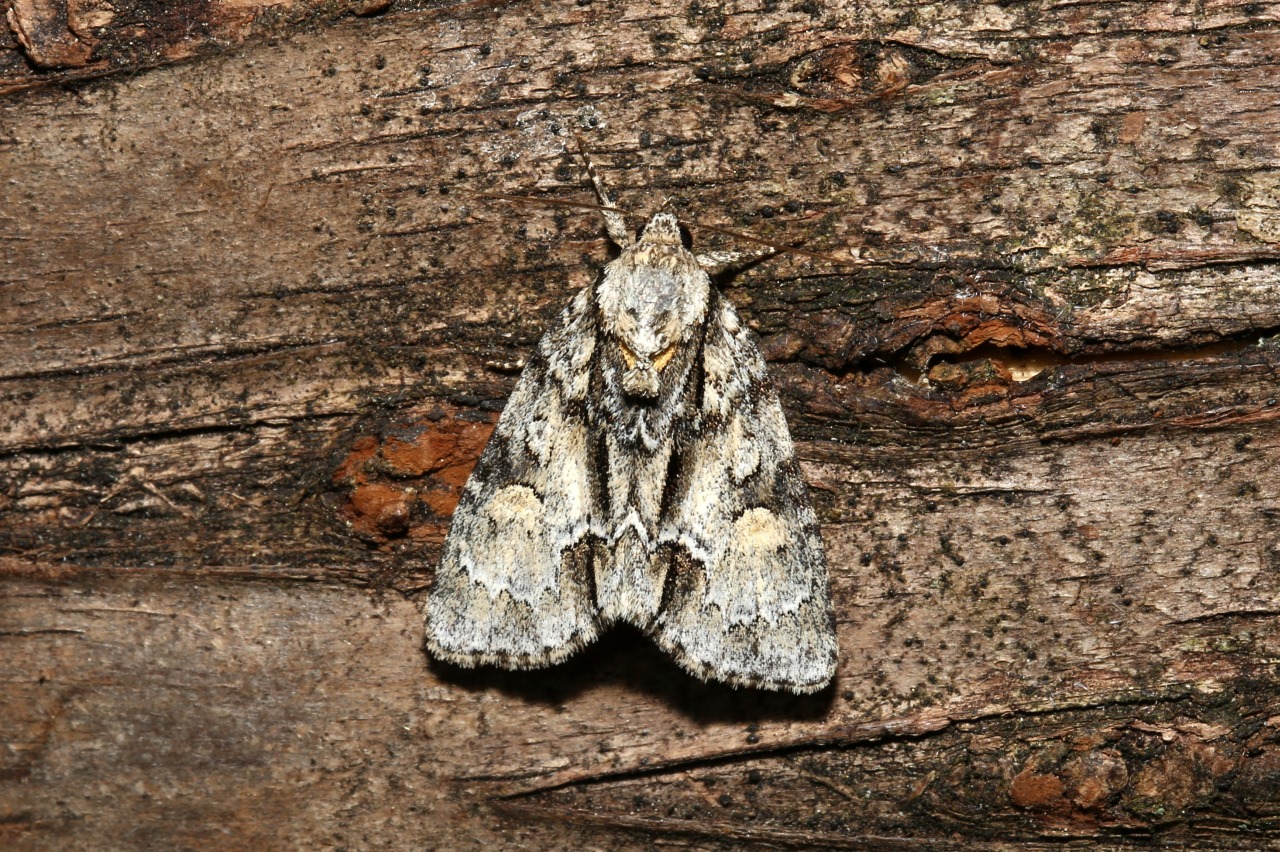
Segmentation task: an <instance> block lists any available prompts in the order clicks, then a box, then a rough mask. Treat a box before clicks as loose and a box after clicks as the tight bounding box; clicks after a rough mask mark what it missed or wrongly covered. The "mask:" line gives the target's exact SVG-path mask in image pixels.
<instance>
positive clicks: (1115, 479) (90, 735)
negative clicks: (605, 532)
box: [0, 0, 1280, 849]
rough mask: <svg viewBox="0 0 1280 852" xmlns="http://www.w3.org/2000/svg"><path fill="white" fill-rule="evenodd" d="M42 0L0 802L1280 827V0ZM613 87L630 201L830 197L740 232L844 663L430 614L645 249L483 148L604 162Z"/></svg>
mask: <svg viewBox="0 0 1280 852" xmlns="http://www.w3.org/2000/svg"><path fill="white" fill-rule="evenodd" d="M141 8H143V7H139V9H141ZM351 11H355V12H363V13H374V12H380V13H381V14H378V15H376V16H371V17H331V16H333V15H341V14H343V13H344V12H351ZM140 16H141V17H140ZM4 20H5V21H7V25H8V28H9V32H8V34H7V35H5V36H4V38H3V39H0V91H3V92H6V93H7V94H6V96H5V97H4V98H3V99H0V173H3V176H4V180H3V181H0V244H2V245H3V257H2V258H0V260H2V262H3V265H2V266H0V281H2V282H3V287H2V288H0V317H2V321H0V411H3V412H4V416H3V417H0V544H2V546H3V550H2V551H0V553H3V557H2V558H0V660H3V670H4V676H5V688H4V690H3V691H2V692H0V730H2V731H3V741H4V743H5V746H6V747H5V749H4V750H3V751H0V845H4V846H6V847H12V848H30V849H54V848H57V849H102V848H121V849H132V848H197V847H198V848H202V849H207V848H228V849H232V848H234V849H242V848H282V847H312V848H314V847H349V848H422V847H427V848H479V847H486V848H487V847H492V846H496V847H501V848H516V847H529V848H564V847H570V846H575V847H576V846H592V847H594V846H598V845H600V844H602V843H606V844H609V845H610V846H611V847H613V848H650V847H651V846H652V845H653V844H654V843H655V842H663V843H667V844H670V845H677V846H679V845H687V846H691V847H699V848H702V847H711V848H715V847H718V846H719V845H724V846H726V847H735V846H740V845H741V844H743V843H746V842H755V843H761V844H772V845H778V846H787V845H791V846H837V847H852V848H917V847H919V848H938V849H942V848H954V847H956V846H965V847H968V848H990V849H1012V848H1015V847H1017V848H1026V847H1028V846H1029V847H1030V848H1036V847H1037V846H1042V847H1043V848H1061V846H1062V844H1063V843H1064V842H1068V841H1078V842H1080V843H1084V844H1088V843H1101V844H1105V845H1109V846H1113V847H1118V846H1126V845H1137V844H1144V843H1151V842H1157V841H1158V842H1162V843H1175V842H1176V843H1180V844H1183V845H1186V846H1188V847H1190V848H1198V849H1228V848H1238V849H1254V848H1259V847H1260V846H1265V845H1270V844H1274V843H1276V842H1277V840H1278V839H1280V804H1278V803H1280V741H1278V736H1280V735H1278V734H1277V725H1280V681H1278V680H1277V665H1278V661H1280V618H1278V616H1280V570H1278V569H1280V541H1278V538H1277V532H1278V530H1280V486H1278V485H1277V482H1280V426H1278V425H1277V419H1278V417H1280V405H1277V399H1278V398H1280V388H1277V381H1276V379H1277V368H1278V367H1280V343H1277V340H1276V334H1277V330H1278V329H1280V285H1277V283H1276V277H1275V262H1276V259H1277V257H1280V150H1278V149H1277V143H1276V136H1275V128H1276V127H1277V126H1280V75H1277V73H1276V68H1275V61H1276V60H1275V57H1276V56H1277V55H1280V6H1277V5H1274V4H1268V3H1250V4H1246V5H1241V4H1227V3H1201V4H1184V3H1110V4H1074V3H1053V2H1031V3H1022V4H1017V5H1003V4H999V5H996V4H961V3H933V4H930V3H925V4H912V5H911V6H910V8H909V9H907V8H904V7H902V6H901V5H900V4H895V3H891V2H888V0H871V2H868V3H864V4H860V5H857V6H854V5H845V4H840V3H823V2H812V1H811V2H804V3H800V4H796V5H786V4H776V3H764V4H734V3H717V2H703V0H697V2H694V3H692V4H663V3H659V4H656V5H655V4H651V3H630V2H621V0H619V2H601V0H595V2H591V0H584V2H581V3H579V4H542V5H536V4H534V5H531V4H510V5H503V4H487V3H468V4H456V5H444V6H440V5H436V6H428V5H427V4H422V3H405V4H400V3H391V4H387V3H367V2H366V3H356V4H337V5H334V4H327V5H323V6H322V5H320V4H316V3H303V2H298V3H289V4H280V5H278V6H276V7H272V8H271V9H270V10H268V11H267V12H264V11H262V10H250V11H245V7H242V5H241V4H231V3H223V4H218V3H205V4H194V3H192V4H179V5H177V6H175V7H174V10H173V11H172V13H171V14H170V15H169V16H168V17H166V18H165V19H164V20H163V21H161V20H158V19H157V20H148V19H146V18H145V13H144V12H141V11H138V9H133V8H132V7H130V9H128V10H125V9H124V8H123V7H119V8H117V7H114V6H108V5H106V4H101V5H93V4H89V3H77V4H70V3H68V4H65V5H60V4H57V3H53V2H49V0H10V2H9V5H8V7H7V9H6V16H5V18H4ZM198 21H206V24H203V25H200V26H197V25H196V22H198ZM208 22H213V23H208ZM228 22H231V23H228ZM232 24H234V26H233V25H232ZM131 34H132V35H131ZM178 58H184V59H186V60H187V61H185V62H183V63H180V64H179V63H173V62H172V60H174V59H178ZM143 69H149V70H143ZM90 77H94V78H100V79H93V80H87V79H86V78H90ZM575 134H577V135H579V136H580V137H581V138H582V139H583V144H584V145H585V147H586V148H587V150H588V151H589V152H590V156H591V158H592V160H593V161H594V162H595V163H596V165H597V167H598V168H599V170H600V171H601V173H602V175H603V176H604V179H605V180H606V182H607V183H608V184H609V185H610V186H611V187H612V188H613V189H614V190H615V191H616V192H617V193H618V196H619V204H620V206H622V207H624V208H625V209H627V210H629V211H634V214H633V216H632V219H633V220H640V219H642V217H643V215H644V214H645V213H648V212H652V211H654V210H656V209H658V208H659V207H660V206H661V205H662V204H663V203H664V202H665V201H667V200H668V199H669V200H670V202H671V203H672V204H673V206H674V207H675V209H676V210H678V211H679V213H680V215H681V217H682V219H683V220H685V221H687V222H689V223H690V224H691V230H692V235H693V239H694V241H695V243H696V244H697V245H699V246H708V245H715V246H719V245H726V246H727V245H732V244H734V240H733V238H732V237H728V236H725V235H723V234H721V233H718V232H715V231H712V230H709V229H700V228H699V225H711V226H723V227H726V228H729V229H732V230H735V231H739V232H744V233H748V234H750V235H751V236H752V237H754V238H757V239H764V240H768V241H771V242H774V243H776V244H779V245H795V244H802V246H803V249H804V252H803V253H801V252H796V253H791V254H784V255H782V256H779V257H777V258H774V259H772V260H769V261H766V262H764V263H761V264H758V265H756V266H754V267H752V268H751V269H749V270H747V271H745V272H743V273H742V274H740V275H738V276H735V277H733V278H732V279H730V280H726V281H722V282H720V284H721V285H722V286H724V287H725V289H726V293H727V295H728V297H729V298H730V299H731V300H732V301H733V302H734V303H735V304H736V305H737V306H738V308H739V310H740V312H741V314H742V315H743V317H744V319H746V320H747V321H748V322H749V323H750V324H751V325H752V326H753V327H754V328H755V329H756V330H757V332H758V333H759V335H760V338H761V343H762V347H763V349H764V351H765V353H766V356H767V357H768V359H769V361H770V368H771V371H772V376H773V379H774V381H775V383H776V385H777V386H778V388H779V391H780V393H781V395H782V397H783V402H784V406H785V408H786V412H787V416H788V420H789V422H790V424H791V427H792V431H793V434H794V435H795V437H796V439H797V444H798V452H799V454H800V456H801V460H802V464H803V468H804V471H805V474H806V477H807V479H808V481H809V483H810V486H811V492H812V494H813V498H814V500H815V504H816V506H815V508H816V509H817V511H818V514H819V518H820V520H821V522H822V529H823V536H824V539H825V541H826V545H827V549H828V556H829V560H830V563H831V571H832V591H833V595H834V598H835V602H836V610H837V618H838V627H839V637H840V648H841V659H840V669H839V673H838V676H837V682H836V684H835V686H834V687H833V688H831V689H829V690H827V691H826V692H823V693H820V694H819V695H817V696H812V697H803V698H797V697H794V696H788V695H773V694H766V693H759V692H752V691H749V690H746V691H735V690H732V689H728V688H723V687H719V686H715V685H707V684H702V683H699V682H697V681H695V680H692V679H691V678H690V677H688V676H687V675H685V674H684V673H682V672H681V671H680V670H679V669H677V668H676V667H675V666H674V664H672V663H671V662H670V661H669V660H667V659H666V658H664V657H663V656H662V654H660V653H659V652H658V651H656V650H655V649H653V648H652V647H651V646H650V645H649V643H648V642H647V640H645V639H644V637H642V636H640V635H639V634H637V633H632V632H627V631H622V630H617V631H613V632H611V633H610V634H609V635H608V636H607V637H605V638H604V640H603V641H601V642H598V643H597V644H596V645H595V646H593V647H592V648H590V649H588V650H587V651H585V652H583V653H581V654H580V655H578V656H577V657H576V658H575V659H573V660H571V661H570V662H569V663H567V664H565V665H562V666H558V667H555V668H553V669H550V670H547V671H543V672H524V673H508V672H501V671H492V670H481V671H477V672H468V671H462V670H458V669H454V668H451V667H448V666H444V665H440V664H437V663H435V662H433V661H431V660H429V659H428V658H427V657H426V656H425V654H424V653H423V651H422V648H421V643H422V627H421V616H420V614H419V611H418V604H419V603H420V599H421V596H422V594H423V593H424V592H425V591H426V589H428V588H429V586H430V583H431V576H432V572H433V566H434V564H435V561H436V559H437V557H438V555H439V549H440V544H441V541H442V540H443V536H444V533H445V531H446V530H447V526H448V521H449V517H450V514H451V512H452V509H453V506H454V504H455V503H456V500H457V495H458V492H459V489H460V488H461V485H462V483H463V482H464V481H465V478H466V475H467V473H468V472H469V470H470V467H471V466H472V465H473V464H474V462H475V459H476V457H477V455H478V454H479V451H480V449H481V448H482V447H483V445H484V441H485V439H486V438H487V436H488V433H489V431H490V429H491V427H492V423H493V421H494V419H495V418H496V413H497V412H498V411H499V410H501V408H502V405H503V403H504V401H505V398H506V396H507V394H508V393H509V392H510V390H511V387H512V385H513V384H514V381H515V377H516V375H517V374H518V370H519V366H520V365H521V364H522V363H523V360H524V359H525V358H526V357H527V356H528V354H529V352H530V351H531V350H532V347H533V346H534V345H535V343H536V341H537V339H538V337H539V335H540V334H541V333H542V331H543V330H544V329H546V328H547V327H548V325H549V324H550V323H552V322H554V320H555V318H556V316H557V315H558V313H559V311H560V310H561V309H562V307H563V306H564V305H565V304H566V302H567V301H568V300H569V299H570V298H571V296H572V294H573V293H574V292H575V291H576V290H578V289H579V288H581V287H583V286H586V285H587V284H589V283H590V282H591V281H592V280H593V278H594V276H595V275H596V273H597V272H598V270H599V268H600V267H601V266H602V264H603V263H604V262H606V260H607V259H608V257H609V246H608V244H607V241H606V240H605V238H604V230H603V227H602V223H601V222H600V219H599V216H598V215H597V214H595V213H592V212H591V211H583V210H577V209H573V208H568V207H564V206H553V205H544V204H539V203H532V202H515V201H508V200H502V199H495V198H491V197H485V196H483V195H480V194H478V193H483V192H488V193H498V194H505V195H520V196H529V197H531V198H535V199H544V198H545V199H549V200H564V201H573V202H583V203H591V202H592V200H593V199H592V195H591V193H590V187H589V184H588V183H587V181H586V179H585V175H584V174H583V171H582V169H581V164H580V160H579V159H578V158H577V156H576V144H577V143H575V141H574V135H575Z"/></svg>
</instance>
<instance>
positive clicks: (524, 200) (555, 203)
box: [462, 189, 623, 213]
mask: <svg viewBox="0 0 1280 852" xmlns="http://www.w3.org/2000/svg"><path fill="white" fill-rule="evenodd" d="M462 191H463V192H465V193H467V194H468V195H474V196H476V197H477V198H497V199H501V200H502V201H515V202H518V203H521V204H534V205H537V204H541V205H543V206H544V207H572V208H574V209H575V210H594V211H596V212H597V213H610V212H613V213H622V212H623V211H622V210H619V209H618V208H616V207H602V206H601V205H599V204H588V203H587V202H585V201H567V200H565V199H563V198H539V197H538V196H536V195H507V194H505V193H502V192H485V191H484V190H480V189H464V190H462Z"/></svg>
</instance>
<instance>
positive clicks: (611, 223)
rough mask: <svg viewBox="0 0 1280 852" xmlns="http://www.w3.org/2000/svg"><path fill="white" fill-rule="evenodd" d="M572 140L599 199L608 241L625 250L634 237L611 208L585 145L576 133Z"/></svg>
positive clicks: (610, 199) (624, 220)
mask: <svg viewBox="0 0 1280 852" xmlns="http://www.w3.org/2000/svg"><path fill="white" fill-rule="evenodd" d="M573 138H574V140H576V141H577V143H578V155H579V156H581V157H582V162H584V163H586V166H587V177H589V178H591V185H592V186H593V187H595V190H596V196H597V197H598V198H599V199H600V204H601V205H602V206H601V208H600V209H601V211H602V212H603V213H604V227H605V230H606V231H608V232H609V239H611V240H613V241H614V243H616V244H617V246H618V248H626V247H627V246H629V245H631V244H632V243H634V242H635V241H636V238H635V235H634V234H633V233H632V232H631V229H630V228H628V227H627V220H626V217H624V216H623V215H622V211H620V210H618V209H617V208H616V207H614V206H613V198H612V197H611V196H610V195H609V190H607V189H605V186H604V181H603V180H601V179H600V175H599V173H597V172H596V164H595V163H593V162H591V157H590V156H589V155H588V154H587V145H586V143H585V142H583V141H582V137H581V136H579V135H578V134H577V133H574V134H573Z"/></svg>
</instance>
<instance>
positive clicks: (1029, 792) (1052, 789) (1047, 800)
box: [1009, 768, 1065, 808]
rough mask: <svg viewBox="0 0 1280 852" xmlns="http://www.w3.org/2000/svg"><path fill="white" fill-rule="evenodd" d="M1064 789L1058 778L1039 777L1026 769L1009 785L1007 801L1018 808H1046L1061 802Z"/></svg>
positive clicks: (1050, 776)
mask: <svg viewBox="0 0 1280 852" xmlns="http://www.w3.org/2000/svg"><path fill="white" fill-rule="evenodd" d="M1064 789H1065V787H1064V785H1063V783H1062V779H1060V778H1059V777H1058V776H1056V775H1041V774H1039V773H1037V772H1034V771H1033V770H1031V769H1030V768H1028V769H1024V770H1022V771H1021V772H1019V773H1018V774H1017V775H1016V776H1014V779H1013V781H1012V782H1011V783H1010V784H1009V799H1010V800H1011V801H1012V802H1013V803H1014V804H1015V805H1017V806H1018V807H1020V808H1047V807H1052V806H1053V805H1056V804H1059V803H1060V802H1061V801H1062V792H1063V790H1064Z"/></svg>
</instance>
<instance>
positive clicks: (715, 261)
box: [697, 246, 778, 275]
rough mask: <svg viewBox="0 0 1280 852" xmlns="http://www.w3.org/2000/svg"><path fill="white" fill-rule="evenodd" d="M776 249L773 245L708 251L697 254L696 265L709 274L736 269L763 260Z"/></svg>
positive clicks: (775, 251) (774, 252)
mask: <svg viewBox="0 0 1280 852" xmlns="http://www.w3.org/2000/svg"><path fill="white" fill-rule="evenodd" d="M777 253H778V250H777V249H776V248H774V247H773V246H761V247H759V248H751V249H733V250H725V251H710V252H707V253H706V254H700V255H698V256H697V261H698V265H699V266H701V267H702V268H703V269H705V270H706V271H707V273H708V274H710V275H716V274H718V273H721V272H724V271H725V270H728V269H737V268H740V267H743V266H746V265H747V264H750V263H755V262H756V261H757V260H763V259H764V258H766V257H769V256H770V255H774V254H777Z"/></svg>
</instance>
